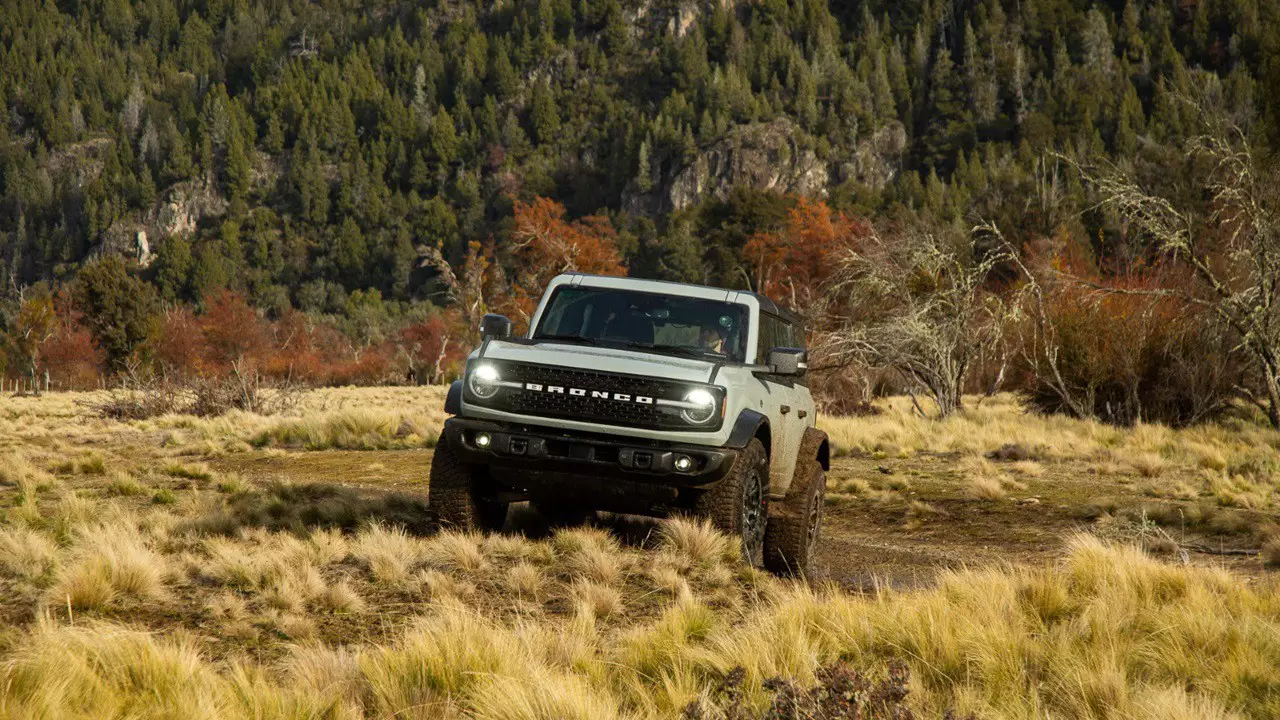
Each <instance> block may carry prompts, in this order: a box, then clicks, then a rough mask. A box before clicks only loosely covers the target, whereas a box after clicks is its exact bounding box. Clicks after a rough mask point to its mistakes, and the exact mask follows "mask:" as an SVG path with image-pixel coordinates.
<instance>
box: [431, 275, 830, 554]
mask: <svg viewBox="0 0 1280 720" xmlns="http://www.w3.org/2000/svg"><path fill="white" fill-rule="evenodd" d="M481 333H482V335H483V338H484V340H483V342H482V343H481V345H480V347H479V348H477V349H476V350H475V351H474V352H473V353H472V354H471V356H470V357H469V358H468V360H467V366H466V374H465V376H464V377H463V379H462V380H459V381H457V382H455V383H454V384H453V386H452V387H451V388H450V389H449V395H448V399H447V400H446V403H445V409H446V411H447V412H449V413H450V414H451V415H453V416H454V417H452V418H450V419H449V420H447V421H446V422H445V427H444V432H443V434H442V436H441V439H440V444H439V446H438V447H437V448H436V452H435V458H434V460H433V461H432V464H431V487H430V497H429V506H430V509H431V513H432V516H433V518H434V520H435V521H436V523H437V525H439V526H444V527H455V528H460V529H465V530H470V529H489V530H497V529H500V528H501V526H502V524H503V522H504V521H505V518H506V511H507V506H508V505H509V504H510V503H512V502H518V501H524V500H529V501H532V502H533V503H534V504H535V505H536V506H537V507H538V508H539V509H540V510H541V511H542V512H544V513H545V514H547V515H549V516H551V517H552V518H554V519H557V520H559V521H561V522H573V521H576V520H580V519H583V518H585V517H586V516H587V515H588V514H589V513H592V512H594V511H596V510H609V511H614V512H625V513H639V514H647V515H655V516H665V515H670V514H692V515H697V516H702V517H706V518H709V519H710V520H711V521H712V523H713V524H715V525H716V526H717V527H718V528H720V529H722V530H724V531H726V532H729V533H732V534H734V535H737V536H739V537H741V539H742V556H743V559H744V560H745V561H747V562H749V563H751V564H754V565H762V564H763V565H764V566H766V567H768V568H769V569H770V570H773V571H774V572H779V573H789V574H805V573H808V572H809V568H810V564H811V562H812V557H813V552H814V549H815V546H816V544H817V540H818V533H819V529H820V528H821V523H822V503H823V496H824V493H825V490H826V470H827V469H829V465H830V461H829V450H828V445H827V438H826V435H825V434H824V433H822V432H820V431H819V430H817V429H815V427H814V421H815V419H816V417H815V415H816V414H815V412H814V405H813V398H812V397H811V396H810V394H809V388H808V387H807V384H806V379H805V376H806V365H805V352H804V350H803V347H802V346H803V344H804V333H803V329H802V327H801V324H800V322H799V320H798V319H797V318H796V317H795V316H793V315H792V314H791V313H789V312H787V311H785V310H783V309H782V308H780V307H778V305H776V304H775V303H774V302H772V301H771V300H769V299H768V298H766V297H763V296H761V295H758V294H756V293H752V292H741V291H735V290H721V289H716V288H710V287H701V286H696V285H683V284H677V283H668V282H659V281H651V280H635V279H630V278H616V277H601V276H594V275H581V274H567V275H561V276H559V277H556V278H555V279H554V280H552V281H551V284H550V285H549V286H548V287H547V290H546V293H545V294H544V295H543V297H542V301H541V302H540V304H539V305H538V309H537V311H536V312H535V313H534V315H533V318H532V321H531V322H530V330H529V332H528V334H527V336H524V337H513V336H512V335H511V322H510V321H509V320H508V319H507V318H505V317H502V316H499V315H486V316H485V317H484V319H483V321H482V323H481Z"/></svg>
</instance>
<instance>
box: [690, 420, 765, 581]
mask: <svg viewBox="0 0 1280 720" xmlns="http://www.w3.org/2000/svg"><path fill="white" fill-rule="evenodd" d="M768 502H769V454H768V453H767V452H765V449H764V445H763V444H762V443H761V442H760V440H759V439H756V438H752V439H751V442H750V443H748V444H747V447H746V448H744V449H743V451H742V454H741V455H739V456H738V459H737V461H736V462H735V463H734V464H733V468H732V469H731V470H730V471H729V474H728V475H726V476H725V477H724V479H722V480H721V481H720V482H719V483H717V484H716V485H715V486H714V487H712V488H711V489H710V490H708V491H706V492H705V493H703V494H702V496H701V497H699V498H698V500H697V503H696V504H695V505H694V512H695V513H696V514H697V515H698V516H699V517H704V518H707V519H709V520H711V524H712V525H714V526H715V527H716V529H718V530H720V531H722V532H725V533H728V534H730V535H733V536H736V537H738V538H739V539H740V540H741V543H742V547H741V555H742V560H743V562H745V563H747V564H748V565H751V566H753V567H760V565H761V564H762V563H763V562H764V538H765V524H766V523H767V522H768V519H769V506H768Z"/></svg>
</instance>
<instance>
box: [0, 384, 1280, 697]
mask: <svg viewBox="0 0 1280 720" xmlns="http://www.w3.org/2000/svg"><path fill="white" fill-rule="evenodd" d="M103 397H104V396H103V395H101V394H92V393H83V394H74V393H54V394H50V395H47V396H44V397H39V398H34V397H21V398H19V397H15V398H7V397H6V398H3V399H0V512H2V513H3V520H2V521H0V717H19V718H26V717H32V718H34V717H41V718H46V717H47V718H61V717H93V718H116V717H130V718H172V717H181V718H183V719H184V720H196V719H199V718H240V717H254V718H320V717H325V718H366V717H367V718H391V717H396V718H438V717H481V718H498V719H508V718H509V719H511V720H517V719H530V720H532V719H541V718H545V719H548V720H550V719H552V718H614V717H618V718H636V719H642V718H679V717H694V718H719V717H725V718H746V717H761V716H766V717H779V718H781V717H834V715H822V714H820V711H818V710H813V709H812V708H816V707H819V706H823V704H824V703H826V706H827V707H828V710H827V711H828V712H829V711H830V707H832V706H833V705H832V703H834V702H835V700H832V697H835V696H841V697H844V696H845V695H848V696H850V697H854V696H856V698H857V702H863V701H865V705H866V707H867V708H871V709H873V710H875V712H877V713H879V714H874V715H873V716H875V717H899V718H901V717H907V715H905V714H901V713H900V711H899V710H897V709H896V708H898V707H899V702H900V701H901V702H902V703H903V704H904V705H905V707H907V708H910V710H911V711H912V712H913V713H914V714H915V717H918V718H937V717H942V716H943V715H944V713H947V712H954V713H955V716H956V717H964V716H966V715H969V714H972V715H973V716H975V717H979V718H1028V719H1030V718H1229V717H1249V718H1274V717H1280V582H1278V579H1277V574H1276V570H1275V568H1276V567H1277V566H1280V433H1276V432H1274V431H1271V430H1266V429H1263V428H1261V427H1260V426H1257V425H1252V424H1248V423H1245V422H1243V421H1228V422H1224V423H1220V424H1210V425H1203V426H1197V427H1193V428H1188V429H1180V430H1174V429H1170V428H1166V427H1163V426H1155V425H1139V426H1137V427H1134V428H1127V429H1126V428H1115V427H1110V426H1106V425H1100V424H1097V423H1092V422H1083V421H1077V420H1070V419H1065V418H1060V417H1039V416H1034V415H1028V414H1025V413H1024V412H1023V411H1022V410H1021V408H1020V407H1019V406H1018V404H1017V402H1016V401H1015V400H1014V399H1013V398H1012V397H1011V396H997V397H994V398H990V399H987V400H986V401H985V402H983V403H981V404H980V405H978V404H977V403H976V400H974V401H970V402H969V403H968V405H969V409H968V410H967V411H966V412H965V413H963V414H962V415H960V416H957V417H953V418H950V419H948V420H945V421H933V420H925V419H920V418H917V417H915V416H913V415H912V414H911V413H910V411H909V408H910V405H909V402H907V401H899V400H896V399H895V400H889V401H885V402H883V403H881V404H880V405H879V406H878V407H879V409H880V410H881V412H880V413H879V414H876V415H870V416H866V417H857V418H823V419H822V420H820V426H821V427H823V428H824V429H825V430H826V431H827V432H828V433H829V434H830V436H831V438H832V443H833V450H834V453H835V454H836V455H837V456H838V457H836V458H835V459H834V460H833V468H832V472H831V473H830V477H829V484H828V485H829V493H828V500H827V502H828V507H827V516H826V517H827V520H826V522H827V525H826V526H825V528H824V533H825V537H824V545H823V548H822V550H821V554H820V565H821V574H820V576H819V577H816V578H813V579H812V582H810V583H800V582H793V581H783V580H778V579H775V578H772V577H770V576H768V575H766V574H764V573H762V572H759V571H756V570H753V569H750V568H746V567H743V566H741V565H740V564H739V563H738V562H737V561H736V560H735V559H734V551H733V545H732V543H730V542H729V541H728V540H727V539H726V538H724V537H723V536H720V535H718V534H717V533H715V532H714V531H711V530H710V529H709V528H707V527H705V526H702V525H699V524H696V523H693V522H690V521H684V520H680V521H662V522H660V521H653V520H647V519H638V518H630V517H617V516H602V517H601V518H599V519H598V521H596V522H594V523H593V524H592V525H590V526H588V527H581V528H570V529H560V530H552V529H550V528H548V527H547V526H546V525H545V523H543V522H542V521H541V519H540V518H538V517H537V515H536V514H535V513H534V512H533V511H532V510H528V509H525V508H521V507H517V508H515V509H513V511H512V513H511V514H510V516H509V517H508V521H507V528H506V530H505V532H503V533H502V534H498V535H492V536H478V535H462V534H454V533H443V534H438V535H432V534H430V533H429V532H428V530H429V528H428V527H427V526H426V521H425V516H424V512H423V510H424V508H425V499H426V496H427V492H428V488H427V487H426V476H427V468H428V466H429V464H430V459H431V448H432V447H433V446H434V444H435V441H436V438H437V434H438V430H439V427H440V424H441V422H442V421H443V419H444V417H445V416H444V414H443V412H442V411H441V408H442V406H443V399H444V389H443V388H365V389H331V390H318V391H312V392H308V393H307V394H305V395H304V397H303V398H302V400H301V402H300V404H299V405H298V407H296V408H295V409H293V410H291V411H290V412H289V413H287V414H285V415H280V416H272V417H263V416H257V415H249V414H244V413H238V412H233V413H231V414H228V415H225V416H222V417H219V418H196V417H191V416H164V417H159V418H155V419H151V420H140V421H127V422H122V421H116V420H106V419H102V418H100V417H99V416H98V414H97V413H96V412H94V410H93V409H92V405H93V403H95V402H101V401H102V399H103ZM975 405H976V407H975ZM855 673H856V674H855ZM815 686H817V687H819V688H820V689H821V688H825V689H827V690H829V692H827V694H826V695H825V696H824V695H823V694H822V693H821V692H817V693H813V692H809V690H810V688H813V687H815ZM904 693H905V700H903V699H902V698H903V697H904ZM837 699H838V698H837ZM845 700H847V697H846V698H845ZM850 702H852V701H850ZM806 708H808V709H806ZM894 712H899V713H900V714H896V715H895V714H892V713H894ZM804 713H808V714H804Z"/></svg>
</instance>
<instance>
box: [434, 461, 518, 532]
mask: <svg viewBox="0 0 1280 720" xmlns="http://www.w3.org/2000/svg"><path fill="white" fill-rule="evenodd" d="M487 480H488V473H487V472H486V471H485V469H484V468H476V467H473V466H471V465H467V464H466V463H464V462H462V458H460V457H458V454H457V453H456V452H454V450H453V448H452V447H451V446H450V445H449V443H448V442H447V441H442V442H441V443H440V444H439V445H437V446H436V452H435V456H434V457H433V458H432V459H431V481H430V486H429V487H428V494H427V513H428V515H429V516H430V520H431V525H432V527H434V528H436V529H437V530H458V531H461V532H470V531H472V530H484V531H489V532H497V531H499V530H501V529H502V526H503V524H504V523H505V522H506V519H507V503H504V502H498V501H496V500H490V499H488V498H486V497H485V491H486V490H488V489H489V488H488V487H487V484H488V483H487V482H486V481H487Z"/></svg>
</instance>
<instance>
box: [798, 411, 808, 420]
mask: <svg viewBox="0 0 1280 720" xmlns="http://www.w3.org/2000/svg"><path fill="white" fill-rule="evenodd" d="M796 417H798V418H800V419H801V420H803V419H805V418H807V417H809V411H808V410H801V411H800V412H798V413H796Z"/></svg>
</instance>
